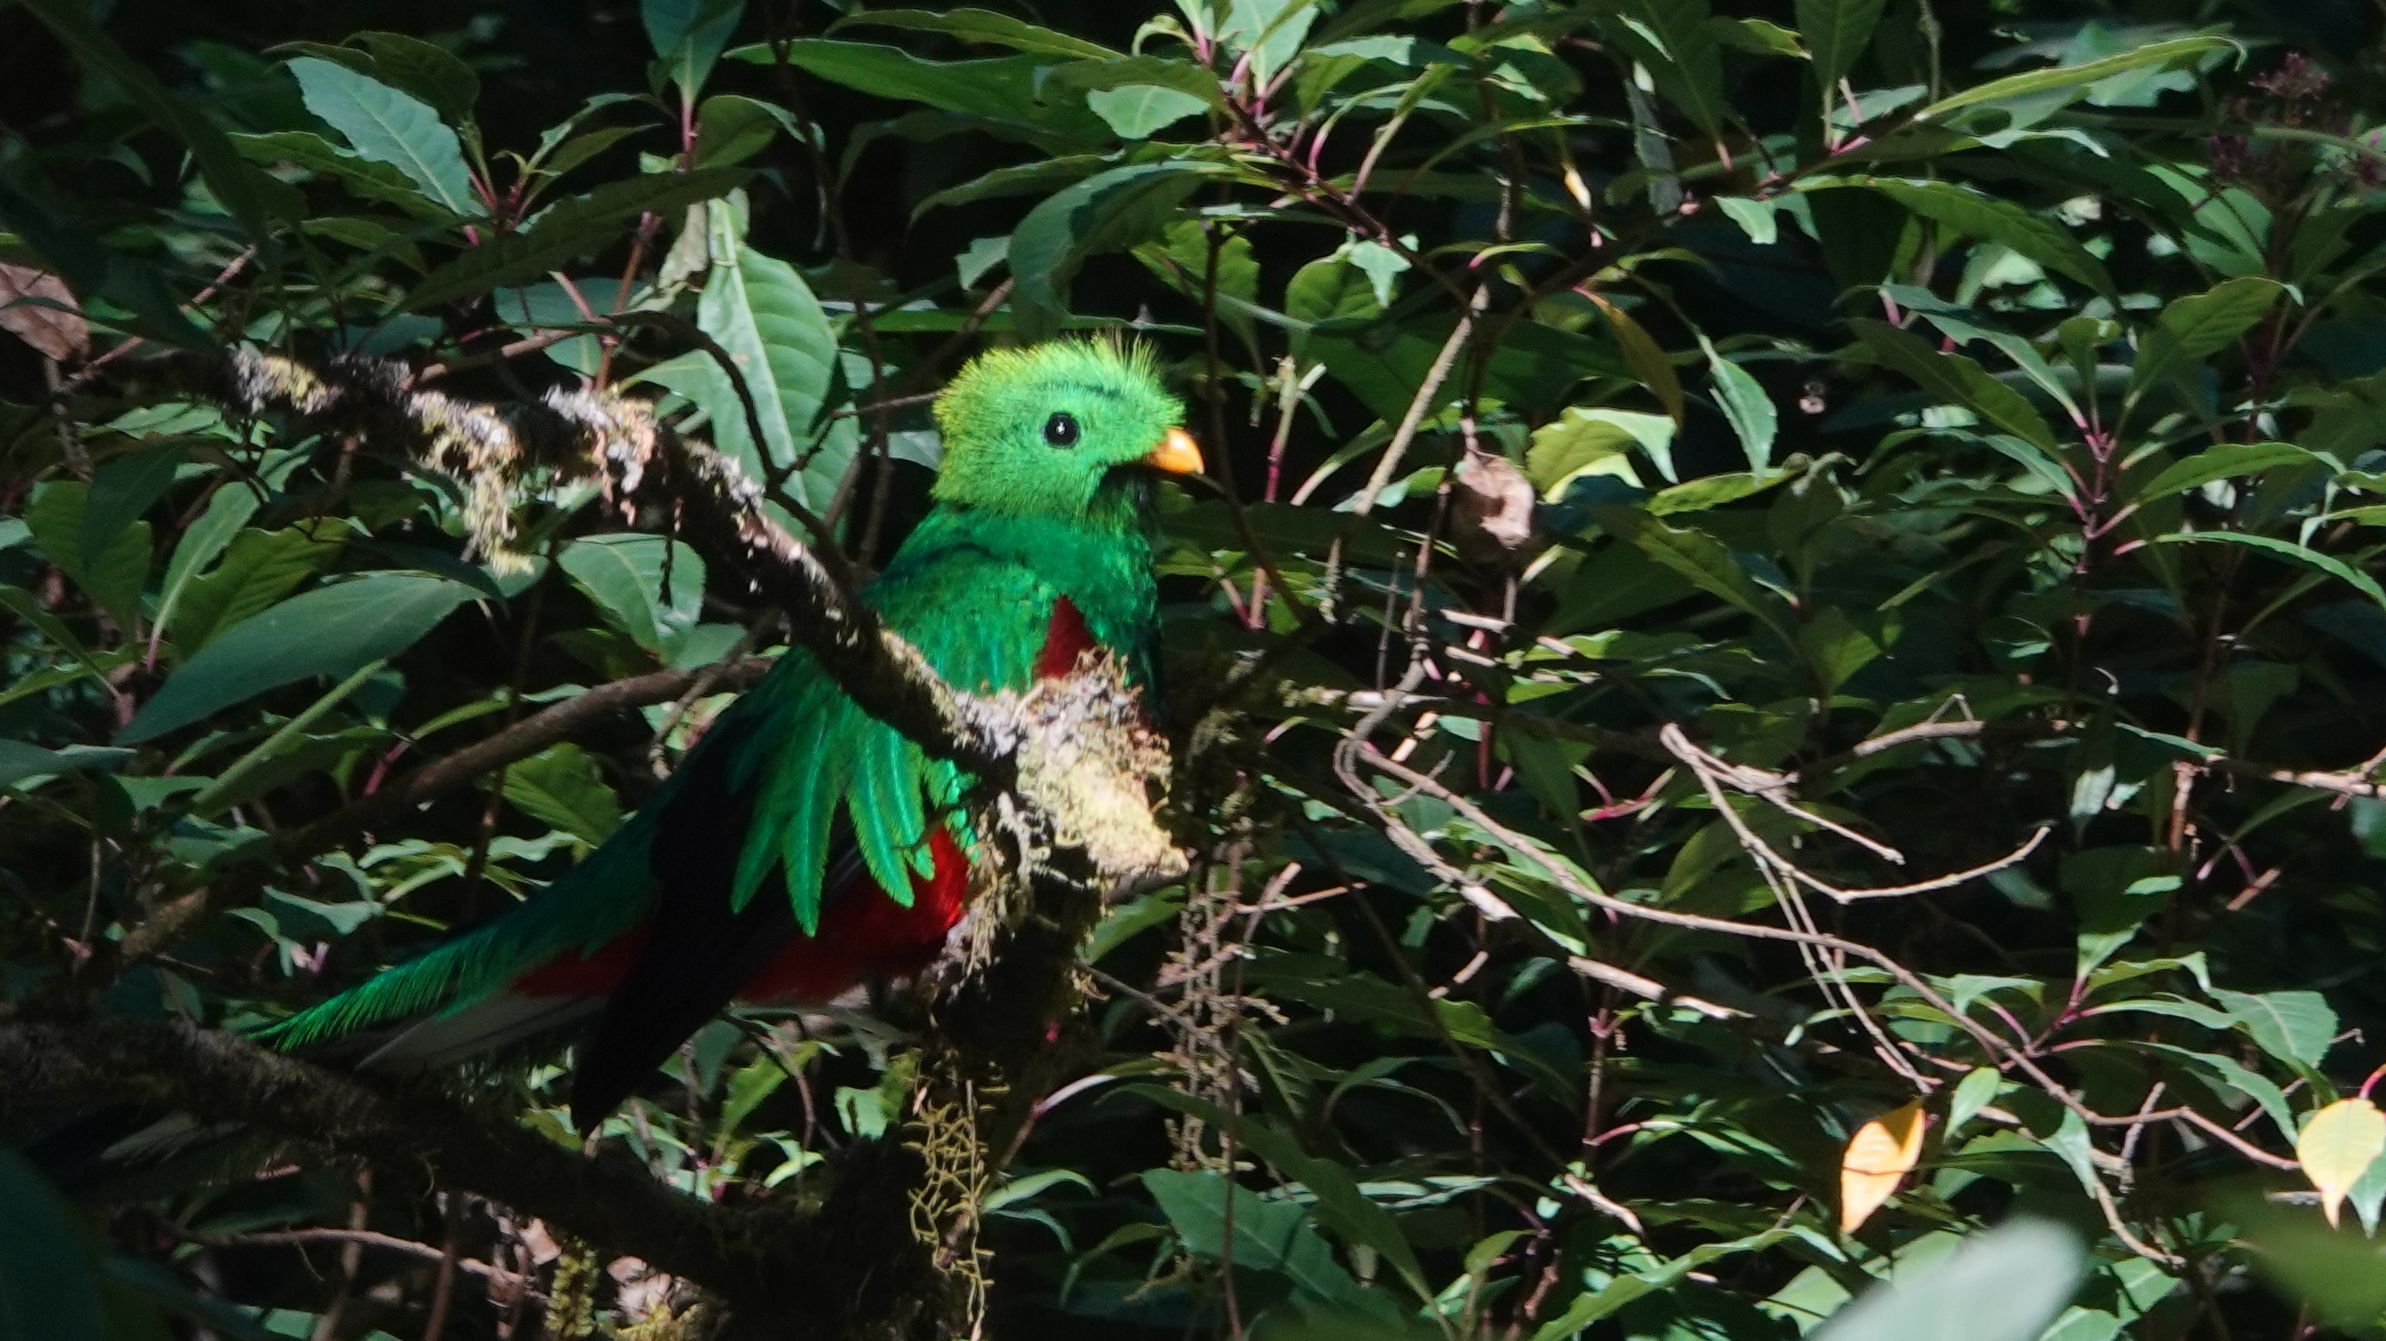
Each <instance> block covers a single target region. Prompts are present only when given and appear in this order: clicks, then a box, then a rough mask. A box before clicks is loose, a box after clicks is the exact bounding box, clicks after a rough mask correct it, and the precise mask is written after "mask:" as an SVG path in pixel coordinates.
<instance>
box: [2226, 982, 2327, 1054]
mask: <svg viewBox="0 0 2386 1341" xmlns="http://www.w3.org/2000/svg"><path fill="white" fill-rule="evenodd" d="M2212 999H2213V1001H2215V1002H2217V1003H2218V1004H2219V1006H2220V1008H2221V1009H2222V1010H2225V1011H2227V1012H2228V1013H2229V1017H2230V1018H2231V1019H2233V1020H2235V1021H2236V1022H2237V1023H2239V1024H2241V1025H2243V1026H2245V1032H2246V1033H2247V1034H2249V1035H2251V1036H2252V1038H2253V1041H2254V1042H2255V1043H2257V1044H2259V1045H2260V1046H2261V1049H2262V1051H2264V1052H2267V1053H2269V1054H2270V1055H2271V1056H2273V1057H2276V1058H2277V1059H2279V1060H2280V1061H2282V1062H2288V1063H2291V1064H2294V1065H2297V1066H2318V1065H2319V1064H2320V1058H2322V1057H2324V1056H2326V1055H2327V1053H2328V1045H2329V1043H2330V1042H2331V1041H2333V1040H2334V1039H2335V1037H2336V1011H2335V1010H2334V1009H2332V1008H2331V1007H2330V1006H2329V1005H2328V998H2326V997H2324V996H2321V995H2320V994H2319V993H2318V992H2294V991H2289V992H2233V991H2230V990H2229V989H2228V988H2225V987H2216V988H2213V989H2212Z"/></svg>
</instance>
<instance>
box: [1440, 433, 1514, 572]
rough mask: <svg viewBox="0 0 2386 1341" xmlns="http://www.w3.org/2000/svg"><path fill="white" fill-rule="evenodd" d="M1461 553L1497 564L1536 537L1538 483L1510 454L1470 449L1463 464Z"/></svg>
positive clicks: (1459, 478) (1460, 472)
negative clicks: (1479, 451)
mask: <svg viewBox="0 0 2386 1341" xmlns="http://www.w3.org/2000/svg"><path fill="white" fill-rule="evenodd" d="M1454 483H1455V484H1456V485H1457V489H1456V493H1457V499H1458V521H1457V525H1456V526H1455V527H1454V528H1453V531H1454V534H1455V535H1456V537H1457V540H1458V549H1459V552H1460V553H1462V554H1464V555H1466V556H1467V557H1468V558H1469V559H1471V560H1473V561H1475V562H1477V563H1495V562H1498V561H1499V560H1501V559H1504V558H1506V557H1507V556H1509V555H1511V554H1514V553H1516V552H1517V551H1518V550H1521V549H1523V548H1524V547H1525V546H1526V545H1527V544H1529V543H1531V541H1532V538H1533V483H1532V481H1531V480H1528V479H1526V478H1525V475H1524V472H1523V471H1521V470H1518V469H1517V468H1516V463H1515V462H1513V461H1510V460H1509V459H1508V458H1506V457H1504V456H1492V455H1489V454H1486V453H1475V452H1469V453H1468V454H1467V456H1466V459H1465V460H1463V461H1460V462H1459V463H1458V473H1457V476H1456V479H1455V480H1454Z"/></svg>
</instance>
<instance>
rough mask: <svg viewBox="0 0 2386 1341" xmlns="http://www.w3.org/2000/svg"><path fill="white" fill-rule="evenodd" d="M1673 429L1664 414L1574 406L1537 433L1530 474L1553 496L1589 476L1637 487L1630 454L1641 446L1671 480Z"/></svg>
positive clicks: (1528, 452) (1528, 458) (1527, 462)
mask: <svg viewBox="0 0 2386 1341" xmlns="http://www.w3.org/2000/svg"><path fill="white" fill-rule="evenodd" d="M1674 428H1675V424H1674V421H1673V420H1672V419H1669V418H1667V417H1666V416H1664V415H1661V414H1642V413H1639V412H1636V411H1632V410H1610V409H1606V408H1603V407H1598V408H1586V407H1583V406H1579V405H1576V406H1569V407H1567V409H1566V412H1565V413H1563V414H1561V415H1559V416H1558V417H1557V418H1555V419H1552V420H1550V421H1549V422H1548V423H1546V424H1543V425H1542V426H1541V427H1539V428H1537V429H1534V430H1533V442H1532V445H1531V446H1530V447H1528V448H1526V449H1525V453H1524V470H1525V474H1526V475H1527V476H1528V477H1529V478H1531V480H1532V482H1533V487H1534V488H1536V489H1539V490H1540V491H1541V492H1542V493H1543V494H1544V495H1547V496H1550V497H1555V496H1556V493H1557V491H1558V490H1559V489H1560V488H1562V487H1563V486H1564V485H1565V484H1566V482H1567V481H1569V480H1571V479H1573V478H1574V477H1575V476H1577V475H1581V474H1585V473H1591V474H1600V475H1613V476H1615V477H1616V478H1617V479H1620V480H1622V481H1624V482H1625V483H1627V484H1632V485H1638V484H1639V483H1640V482H1641V481H1640V474H1639V472H1638V471H1636V470H1634V469H1633V468H1632V459H1631V455H1630V453H1631V450H1632V448H1634V447H1638V448H1640V449H1641V450H1642V451H1644V452H1646V453H1648V455H1649V459H1650V460H1651V461H1654V462H1655V463H1656V465H1657V469H1658V470H1659V471H1661V472H1663V473H1664V474H1665V476H1666V477H1667V478H1668V479H1671V478H1672V477H1673V437H1674Z"/></svg>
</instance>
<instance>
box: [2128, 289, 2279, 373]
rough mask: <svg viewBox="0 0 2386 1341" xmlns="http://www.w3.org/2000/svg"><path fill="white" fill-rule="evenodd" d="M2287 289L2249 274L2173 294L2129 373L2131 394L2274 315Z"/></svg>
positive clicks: (2220, 347)
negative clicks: (2184, 294)
mask: <svg viewBox="0 0 2386 1341" xmlns="http://www.w3.org/2000/svg"><path fill="white" fill-rule="evenodd" d="M2285 291H2286V290H2285V289H2284V288H2282V287H2281V286H2280V285H2279V283H2278V281H2276V280H2271V279H2264V278H2261V277H2260V276H2256V275H2246V276H2243V277H2241V278H2238V279H2228V280H2222V281H2221V282H2220V283H2218V284H2216V285H2214V286H2213V287H2212V288H2211V290H2210V291H2208V292H2205V293H2197V294H2190V295H2188V296H2187V297H2185V298H2178V299H2173V300H2172V301H2171V303H2170V304H2169V305H2168V306H2166V307H2164V308H2163V309H2162V315H2161V316H2160V317H2158V318H2156V319H2155V322H2154V328H2153V329H2152V330H2149V331H2147V332H2146V336H2145V342H2144V344H2143V345H2142V346H2140V348H2139V349H2138V355H2137V366H2136V367H2135V368H2134V369H2132V370H2131V372H2130V375H2129V395H2130V397H2131V399H2132V400H2134V399H2135V398H2136V397H2138V396H2139V395H2142V394H2144V392H2145V390H2146V388H2148V387H2150V386H2153V385H2154V384H2155V383H2156V382H2159V381H2161V380H2163V379H2165V378H2168V377H2172V376H2176V375H2177V374H2179V373H2181V372H2183V371H2185V370H2186V368H2187V365H2190V364H2193V363H2198V362H2201V361H2202V360H2204V359H2207V358H2209V357H2211V356H2212V355H2214V354H2217V353H2219V352H2220V351H2221V350H2222V349H2224V348H2226V347H2227V346H2228V345H2230V344H2232V343H2234V342H2235V341H2236V339H2237V337H2238V336H2240V335H2243V334H2244V333H2245V332H2246V331H2248V330H2250V329H2252V327H2253V325H2254V323H2255V322H2258V321H2260V320H2261V319H2262V318H2263V317H2265V316H2268V315H2269V314H2270V309H2271V308H2272V307H2273V306H2275V305H2276V304H2277V302H2278V297H2279V295H2280V294H2281V293H2284V292H2285Z"/></svg>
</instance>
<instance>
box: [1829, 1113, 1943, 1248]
mask: <svg viewBox="0 0 2386 1341" xmlns="http://www.w3.org/2000/svg"><path fill="white" fill-rule="evenodd" d="M1922 1128H1923V1122H1922V1105H1921V1104H1919V1103H1910V1104H1907V1105H1905V1106H1904V1107H1903V1108H1898V1109H1893V1110H1891V1111H1890V1112H1887V1113H1883V1114H1881V1115H1880V1116H1879V1117H1877V1118H1874V1119H1873V1120H1872V1121H1870V1122H1867V1123H1865V1124H1864V1125H1863V1126H1861V1127H1858V1128H1857V1129H1856V1134H1855V1136H1854V1138H1852V1139H1851V1140H1849V1141H1848V1143H1847V1153H1846V1154H1844V1155H1842V1156H1840V1158H1839V1228H1840V1232H1842V1233H1846V1234H1853V1233H1855V1232H1856V1226H1858V1225H1861V1224H1863V1223H1864V1222H1865V1220H1867V1219H1869V1218H1870V1217H1871V1215H1872V1213H1873V1212H1874V1211H1877V1210H1879V1209H1880V1208H1881V1206H1882V1205H1883V1203H1885V1202H1887V1201H1888V1200H1889V1197H1890V1194H1892V1193H1894V1192H1895V1191H1897V1185H1898V1183H1899V1182H1901V1181H1903V1180H1904V1178H1905V1176H1906V1175H1907V1174H1909V1173H1912V1172H1913V1171H1914V1165H1915V1164H1916V1163H1917V1162H1918V1161H1920V1159H1921V1158H1922Z"/></svg>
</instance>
